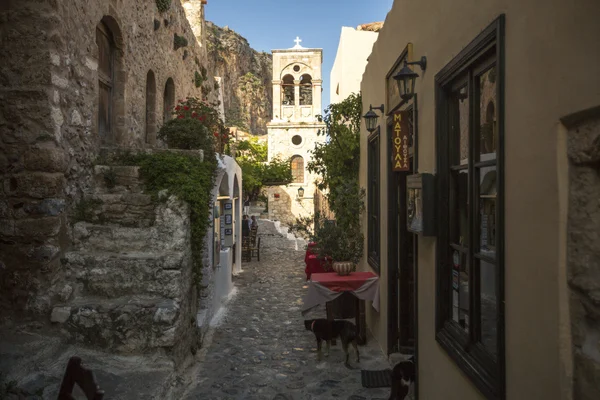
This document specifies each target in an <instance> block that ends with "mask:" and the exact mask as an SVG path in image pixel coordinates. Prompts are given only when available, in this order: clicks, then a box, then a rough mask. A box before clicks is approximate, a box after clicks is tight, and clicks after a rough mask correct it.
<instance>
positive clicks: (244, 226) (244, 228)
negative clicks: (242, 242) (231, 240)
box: [242, 215, 250, 236]
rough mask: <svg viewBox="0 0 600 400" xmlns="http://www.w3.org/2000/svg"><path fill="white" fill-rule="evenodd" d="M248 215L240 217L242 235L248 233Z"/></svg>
mask: <svg viewBox="0 0 600 400" xmlns="http://www.w3.org/2000/svg"><path fill="white" fill-rule="evenodd" d="M248 221H249V220H248V216H247V215H244V216H243V217H242V236H249V235H250V224H248Z"/></svg>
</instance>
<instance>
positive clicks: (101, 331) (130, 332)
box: [50, 296, 189, 353]
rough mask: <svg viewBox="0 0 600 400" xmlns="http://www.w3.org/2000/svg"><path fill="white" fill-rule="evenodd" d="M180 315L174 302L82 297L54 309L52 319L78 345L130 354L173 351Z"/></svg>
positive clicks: (139, 298) (130, 297)
mask: <svg viewBox="0 0 600 400" xmlns="http://www.w3.org/2000/svg"><path fill="white" fill-rule="evenodd" d="M179 315H180V309H179V303H178V302H177V301H175V300H172V299H165V298H160V297H151V296H124V297H119V298H114V299H103V298H97V297H81V298H77V299H76V300H74V301H73V302H71V303H68V304H61V305H57V306H56V307H54V308H53V309H52V315H51V317H50V319H51V321H52V322H53V323H56V324H61V325H62V328H63V329H64V330H66V331H67V332H68V333H69V335H70V337H71V339H72V340H74V341H75V342H77V343H82V344H85V345H86V346H93V347H101V348H103V349H105V350H110V351H115V352H119V353H131V352H136V351H143V350H149V349H152V348H159V347H172V346H173V345H174V344H175V338H176V337H177V336H176V333H177V330H178V329H177V328H178V326H179V325H181V323H182V319H181V318H179ZM188 323H189V321H188Z"/></svg>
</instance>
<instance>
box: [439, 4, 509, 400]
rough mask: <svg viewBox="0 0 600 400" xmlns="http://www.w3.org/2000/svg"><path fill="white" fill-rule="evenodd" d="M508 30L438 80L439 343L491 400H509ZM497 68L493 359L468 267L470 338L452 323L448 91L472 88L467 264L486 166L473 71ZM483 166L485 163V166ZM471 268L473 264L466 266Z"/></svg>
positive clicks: (486, 33)
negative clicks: (479, 157)
mask: <svg viewBox="0 0 600 400" xmlns="http://www.w3.org/2000/svg"><path fill="white" fill-rule="evenodd" d="M504 26H505V16H504V14H502V15H500V16H499V17H498V18H496V20H494V21H493V22H492V23H491V24H490V25H489V26H488V27H487V28H486V29H484V30H483V31H482V32H481V33H480V34H479V35H478V36H477V37H476V38H475V39H474V40H473V41H472V42H471V43H470V44H469V45H468V46H467V47H465V48H464V49H463V50H462V51H461V52H460V53H459V54H458V55H457V56H456V57H455V58H454V59H453V60H452V61H450V63H448V64H447V65H446V66H445V67H444V68H443V69H442V70H441V71H440V72H439V73H438V74H436V76H435V104H436V110H435V115H436V152H437V169H438V178H439V179H438V193H439V203H438V216H439V218H438V224H439V225H438V232H439V234H438V240H437V245H436V259H437V262H436V340H437V342H438V343H439V344H440V346H441V347H442V348H443V349H444V350H445V351H446V352H447V353H448V355H449V356H450V357H451V358H452V359H453V360H454V362H455V363H456V364H457V365H458V366H459V367H460V368H461V369H462V370H463V372H464V373H465V374H466V375H467V376H468V377H469V378H470V379H471V380H472V381H473V383H474V384H475V386H476V387H477V388H478V389H479V390H480V391H481V392H482V393H483V394H484V395H485V396H486V398H488V399H505V396H506V393H505V392H506V390H505V386H506V378H505V337H504V330H505V322H504V234H505V231H504ZM489 62H491V63H493V64H494V65H495V67H496V121H497V144H496V145H497V147H496V160H495V164H496V174H497V175H496V179H497V180H496V185H497V197H496V210H495V212H496V261H495V265H496V274H495V278H496V282H495V284H496V286H495V290H496V332H497V343H496V355H495V357H493V356H492V355H491V354H490V353H489V352H488V351H487V350H486V349H485V348H484V347H483V345H482V343H481V341H480V338H478V337H477V332H478V331H477V330H478V328H479V320H478V318H479V316H480V313H479V311H480V310H479V309H478V308H479V303H478V302H477V299H478V298H479V297H480V293H481V291H480V290H481V289H480V287H479V283H478V279H479V274H478V271H477V268H474V266H473V265H472V264H469V267H470V268H471V271H470V273H469V316H470V322H469V332H468V334H467V333H466V332H465V331H464V330H463V329H462V328H461V327H460V326H459V325H458V324H457V323H456V322H454V321H453V319H452V303H451V302H450V301H449V299H450V298H451V297H450V295H451V294H452V266H451V265H450V252H449V248H450V243H451V238H450V232H449V231H450V211H449V209H450V194H449V188H450V172H451V166H450V163H451V161H450V147H449V146H450V140H451V138H450V136H451V135H450V132H451V130H450V113H449V105H450V93H449V91H448V89H450V88H451V87H453V86H455V85H456V84H457V83H458V82H460V81H461V80H462V79H465V76H466V82H467V84H468V91H469V98H470V99H471V102H470V106H469V162H468V170H469V187H468V198H469V203H468V218H467V219H468V224H469V225H468V226H469V233H470V234H469V238H468V240H467V241H468V246H469V251H468V252H467V257H468V260H471V259H479V260H481V258H480V257H477V256H475V254H477V253H476V252H475V249H474V246H473V243H472V240H473V236H474V235H473V234H472V232H473V231H474V229H478V228H479V226H476V221H478V218H477V217H476V216H475V215H474V213H473V211H472V210H475V207H478V206H479V201H478V199H475V196H478V190H475V188H473V186H474V185H473V184H472V182H474V176H475V175H474V174H473V172H474V169H475V168H479V167H481V165H480V164H482V162H476V161H474V158H473V152H474V151H475V150H476V151H478V152H479V149H475V143H476V140H475V139H474V127H475V125H474V121H478V120H479V116H477V115H476V114H477V113H476V112H475V111H474V108H475V105H474V99H476V98H478V96H476V95H475V92H474V91H475V87H474V86H475V85H473V84H472V83H473V82H475V79H476V77H477V76H478V75H477V73H476V72H474V71H485V70H486V68H488V67H489V65H491V64H486V63H489ZM483 163H485V162H483ZM468 262H469V261H468Z"/></svg>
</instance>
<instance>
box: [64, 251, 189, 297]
mask: <svg viewBox="0 0 600 400" xmlns="http://www.w3.org/2000/svg"><path fill="white" fill-rule="evenodd" d="M63 262H64V264H65V273H66V277H67V278H68V279H69V280H70V281H72V282H74V283H75V291H74V297H75V298H76V297H78V296H97V297H120V296H126V295H151V296H160V297H162V298H170V299H180V298H182V297H183V296H185V295H187V293H181V292H182V289H181V288H182V287H184V286H185V285H184V283H185V282H187V281H188V280H189V279H191V276H189V275H190V274H191V267H190V263H191V256H190V255H186V253H183V252H164V253H160V252H127V253H125V252H124V253H120V254H119V253H104V252H89V251H87V250H85V251H72V252H67V253H66V254H65V257H64V258H63Z"/></svg>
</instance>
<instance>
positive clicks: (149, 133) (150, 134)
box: [146, 70, 156, 145]
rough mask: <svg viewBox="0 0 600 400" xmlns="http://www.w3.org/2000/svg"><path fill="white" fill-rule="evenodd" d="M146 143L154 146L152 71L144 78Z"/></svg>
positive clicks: (154, 86) (154, 101)
mask: <svg viewBox="0 0 600 400" xmlns="http://www.w3.org/2000/svg"><path fill="white" fill-rule="evenodd" d="M146 143H148V144H150V145H154V144H156V79H155V78H154V72H152V70H150V71H148V75H147V76H146Z"/></svg>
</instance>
